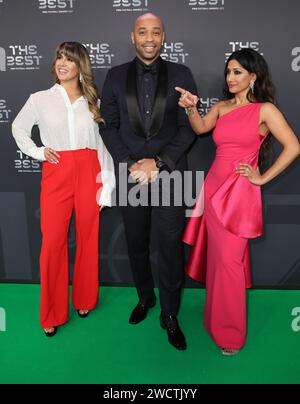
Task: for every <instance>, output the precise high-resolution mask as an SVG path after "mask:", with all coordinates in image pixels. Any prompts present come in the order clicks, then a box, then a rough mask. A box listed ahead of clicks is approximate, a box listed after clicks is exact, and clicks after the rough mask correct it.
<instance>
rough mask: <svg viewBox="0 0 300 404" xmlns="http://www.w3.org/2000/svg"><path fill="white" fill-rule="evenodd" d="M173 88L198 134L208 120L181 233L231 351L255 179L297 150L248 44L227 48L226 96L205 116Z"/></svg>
mask: <svg viewBox="0 0 300 404" xmlns="http://www.w3.org/2000/svg"><path fill="white" fill-rule="evenodd" d="M176 90H177V91H179V92H180V93H181V97H180V101H179V105H180V106H181V107H183V108H186V109H187V113H188V115H189V120H190V123H191V126H192V128H193V129H194V131H195V132H196V133H197V134H203V133H207V132H209V131H210V130H212V129H213V128H214V132H213V140H214V142H215V144H216V147H217V150H216V157H215V160H214V162H213V164H212V166H211V168H210V170H209V173H208V174H207V177H206V179H205V183H204V187H203V190H202V192H201V194H200V196H199V198H198V201H197V203H196V206H195V208H194V214H193V216H192V217H191V219H190V220H189V222H188V225H187V227H186V230H185V232H184V236H183V241H184V242H185V243H187V244H189V245H191V246H192V247H193V248H192V249H191V252H190V256H189V259H188V262H187V267H186V271H187V273H188V275H189V276H190V277H191V278H193V279H195V280H197V281H200V282H205V283H206V303H205V313H204V324H205V328H206V330H207V331H208V333H209V335H210V336H211V337H212V339H213V340H214V341H215V343H216V344H217V345H218V346H219V347H220V348H221V350H222V353H223V354H224V355H228V356H229V355H234V354H236V353H237V352H238V351H239V350H240V349H241V348H242V347H243V346H244V344H245V341H246V332H247V324H246V288H249V287H251V275H250V260H249V250H248V239H249V238H255V237H258V236H260V235H261V234H262V202H261V191H260V187H261V185H264V184H266V183H267V182H269V181H270V180H272V179H273V178H274V177H276V176H277V175H278V174H280V173H281V172H282V171H283V170H284V169H285V168H286V167H287V166H288V165H289V164H291V162H292V161H293V160H294V159H295V158H296V157H297V156H298V155H299V152H300V148H299V141H298V139H297V137H296V135H295V134H294V133H293V131H292V129H291V128H290V127H289V125H288V123H287V122H286V120H285V118H284V117H283V115H282V114H281V113H280V111H279V110H278V109H277V108H276V107H275V105H274V98H273V94H272V93H273V86H272V83H271V81H270V78H269V71H268V66H267V64H266V62H265V60H264V59H263V57H262V56H261V55H260V54H259V53H257V52H255V51H253V50H251V49H243V50H241V51H236V52H234V53H233V54H232V55H231V56H230V58H229V59H228V61H227V63H226V66H225V95H226V98H227V99H226V100H225V101H221V102H219V103H217V104H215V105H214V106H213V107H212V108H211V110H210V111H209V113H208V114H207V115H206V116H205V117H201V116H200V115H199V113H198V111H197V108H196V105H197V102H198V97H197V96H195V95H193V94H190V93H189V92H187V91H185V90H184V89H182V88H178V87H176ZM272 137H275V138H276V139H277V140H278V141H279V142H280V143H281V145H282V146H283V150H282V152H281V154H280V156H279V157H278V158H277V160H276V161H275V162H274V164H273V165H272V166H271V167H270V168H269V169H268V170H267V171H265V172H264V173H263V174H260V172H259V170H258V162H259V157H261V160H262V159H263V158H265V157H266V155H267V153H268V150H269V148H270V143H271V140H272Z"/></svg>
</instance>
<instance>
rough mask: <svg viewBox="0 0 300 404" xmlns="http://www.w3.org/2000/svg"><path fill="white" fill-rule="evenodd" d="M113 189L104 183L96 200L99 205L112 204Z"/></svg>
mask: <svg viewBox="0 0 300 404" xmlns="http://www.w3.org/2000/svg"><path fill="white" fill-rule="evenodd" d="M113 191H114V187H111V186H110V185H104V186H103V188H102V190H101V194H100V198H99V201H98V204H99V205H100V206H109V207H111V206H112V193H113Z"/></svg>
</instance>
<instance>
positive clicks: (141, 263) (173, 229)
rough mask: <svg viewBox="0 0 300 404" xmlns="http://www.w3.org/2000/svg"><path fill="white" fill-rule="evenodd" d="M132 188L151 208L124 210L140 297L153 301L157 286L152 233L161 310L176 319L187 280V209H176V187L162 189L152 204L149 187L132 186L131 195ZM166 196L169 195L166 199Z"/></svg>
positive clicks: (129, 188) (133, 269)
mask: <svg viewBox="0 0 300 404" xmlns="http://www.w3.org/2000/svg"><path fill="white" fill-rule="evenodd" d="M133 186H136V187H139V188H140V190H141V192H142V193H143V195H148V206H130V205H128V206H122V207H121V211H122V216H123V219H124V225H125V233H126V239H127V246H128V255H129V260H130V264H131V268H132V273H133V279H134V283H135V286H136V289H137V293H138V296H139V299H140V300H141V301H142V302H144V303H147V302H151V301H153V298H154V291H153V288H154V282H153V276H152V271H151V264H150V235H151V232H152V236H153V237H154V238H155V240H153V241H154V242H153V243H152V244H153V245H154V246H156V248H157V254H155V256H156V257H157V261H156V265H157V267H158V268H157V269H158V279H159V284H158V287H159V298H160V304H161V309H162V312H163V314H164V315H174V316H176V315H177V312H178V309H179V303H180V290H181V286H182V283H183V280H184V249H183V244H182V241H181V237H182V232H183V228H184V212H185V210H184V206H183V204H182V203H180V204H179V205H180V206H175V205H176V204H178V200H177V201H175V198H174V187H173V189H172V187H171V190H167V191H165V190H164V188H163V187H162V186H159V187H158V188H157V189H156V192H155V194H156V196H157V195H158V194H159V199H160V200H159V201H156V202H155V203H151V197H153V194H154V192H153V190H152V191H151V187H150V185H136V184H129V186H128V192H130V190H131V189H132V187H133ZM142 188H143V189H142ZM166 192H167V193H168V194H169V195H166ZM163 196H164V197H166V196H169V197H170V203H167V205H168V206H164V205H166V203H162V197H163ZM166 199H168V197H167V198H166ZM157 202H159V203H157ZM165 202H166V201H165ZM153 205H158V206H153ZM152 230H153V231H152Z"/></svg>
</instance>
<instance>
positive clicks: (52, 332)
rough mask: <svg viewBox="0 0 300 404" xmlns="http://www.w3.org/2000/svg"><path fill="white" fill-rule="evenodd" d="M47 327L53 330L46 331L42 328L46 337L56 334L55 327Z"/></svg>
mask: <svg viewBox="0 0 300 404" xmlns="http://www.w3.org/2000/svg"><path fill="white" fill-rule="evenodd" d="M49 328H53V329H54V330H53V331H50V332H46V331H45V330H44V333H45V335H46V336H47V337H54V335H55V334H56V331H57V327H49Z"/></svg>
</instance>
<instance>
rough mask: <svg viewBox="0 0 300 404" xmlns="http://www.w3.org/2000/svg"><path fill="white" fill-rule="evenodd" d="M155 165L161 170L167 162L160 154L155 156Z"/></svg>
mask: <svg viewBox="0 0 300 404" xmlns="http://www.w3.org/2000/svg"><path fill="white" fill-rule="evenodd" d="M154 160H155V165H156V167H157V168H158V169H159V171H161V170H162V169H163V168H166V163H165V162H164V161H162V160H161V159H160V157H159V156H155V157H154Z"/></svg>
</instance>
